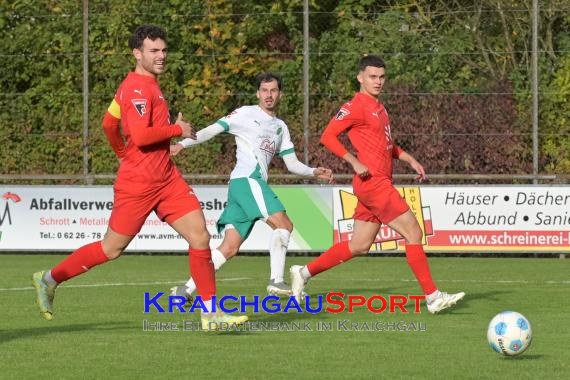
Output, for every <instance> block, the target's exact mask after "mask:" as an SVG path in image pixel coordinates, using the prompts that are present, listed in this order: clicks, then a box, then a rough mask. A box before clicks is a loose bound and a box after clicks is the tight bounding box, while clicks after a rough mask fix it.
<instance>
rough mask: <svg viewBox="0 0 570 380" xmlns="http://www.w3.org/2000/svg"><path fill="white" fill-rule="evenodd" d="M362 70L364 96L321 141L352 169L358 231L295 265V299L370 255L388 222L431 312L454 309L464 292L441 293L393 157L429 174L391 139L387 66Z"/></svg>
mask: <svg viewBox="0 0 570 380" xmlns="http://www.w3.org/2000/svg"><path fill="white" fill-rule="evenodd" d="M358 69H359V73H358V75H357V79H358V82H359V83H360V92H358V93H356V95H355V96H354V98H353V99H352V100H351V101H350V102H348V103H345V104H344V105H343V106H342V108H341V109H340V110H339V111H338V113H337V114H336V116H335V117H334V118H333V119H332V120H331V121H330V122H329V124H328V126H327V127H326V129H325V131H324V132H323V134H322V136H321V143H322V144H323V145H324V146H325V147H326V148H327V149H328V150H330V151H331V152H333V153H334V154H335V155H337V156H339V157H341V158H343V159H344V160H345V161H346V162H348V163H349V164H350V165H351V166H352V168H353V169H354V172H355V176H354V179H353V189H354V194H355V195H356V197H357V198H358V204H357V206H356V209H355V212H354V232H353V234H352V237H351V239H350V241H345V242H340V243H337V244H335V245H333V246H332V247H331V248H330V249H329V250H328V251H326V252H325V253H323V254H322V255H321V256H319V257H318V258H317V259H315V260H313V261H312V262H311V263H309V264H308V265H306V266H304V267H302V266H299V265H294V266H292V267H291V270H290V272H291V288H292V291H293V294H294V295H295V297H296V298H297V301H300V300H301V297H302V293H303V290H304V287H305V284H306V283H307V281H308V280H309V278H311V277H313V276H316V275H317V274H319V273H321V272H324V271H326V270H328V269H331V268H332V267H334V266H337V265H339V264H341V263H343V262H346V261H348V260H350V259H352V258H353V257H354V256H356V255H365V254H367V253H368V251H369V250H370V247H371V246H372V243H373V242H374V240H375V238H376V235H377V233H378V231H379V229H380V227H381V225H382V224H386V225H388V226H389V227H390V228H392V229H394V230H395V231H396V232H398V233H399V234H400V235H401V236H403V237H404V239H405V240H406V258H407V261H408V264H409V265H410V267H411V268H412V271H413V272H414V275H415V276H416V279H417V280H418V282H419V284H420V286H421V287H422V289H423V291H424V293H425V295H426V301H427V307H428V310H429V311H430V312H431V313H437V312H439V311H441V310H443V309H446V308H448V307H450V306H452V305H455V304H456V303H457V301H459V300H460V299H462V298H463V297H464V296H465V293H463V292H460V293H457V294H448V293H445V292H441V291H439V290H438V288H437V287H436V285H435V283H434V281H433V279H432V277H431V273H430V270H429V265H428V261H427V257H426V254H425V253H424V250H423V246H422V237H423V233H422V230H421V228H420V226H419V224H418V221H417V220H416V218H415V216H414V214H413V213H412V211H411V210H410V208H409V207H408V205H407V204H406V202H405V201H404V199H403V198H402V197H401V196H400V194H399V193H398V191H397V190H396V189H395V188H394V185H393V184H392V160H393V159H399V160H402V161H405V162H407V163H408V164H409V165H410V166H411V167H412V168H413V169H414V170H415V171H416V173H417V174H418V179H419V180H420V181H422V180H424V179H426V175H425V171H424V168H423V167H422V165H420V163H419V162H418V161H416V159H415V158H414V157H412V156H411V155H410V154H408V153H406V152H405V151H404V150H402V148H400V147H399V146H397V145H396V144H395V143H394V141H393V140H392V136H391V132H390V120H389V118H388V114H387V112H386V109H385V108H384V105H383V104H382V103H381V102H379V101H378V96H379V95H380V92H381V91H382V87H383V86H384V83H385V81H386V76H385V75H386V74H385V64H384V62H383V61H382V59H380V58H379V57H377V56H374V55H369V56H365V57H363V58H361V59H360V61H359V63H358ZM343 132H346V133H347V134H348V137H349V139H350V142H351V143H352V145H353V146H354V148H355V149H356V151H357V157H355V156H354V155H352V154H351V153H350V152H348V151H347V150H346V148H345V147H344V146H343V145H342V144H341V143H340V141H339V140H338V136H339V135H340V134H341V133H343Z"/></svg>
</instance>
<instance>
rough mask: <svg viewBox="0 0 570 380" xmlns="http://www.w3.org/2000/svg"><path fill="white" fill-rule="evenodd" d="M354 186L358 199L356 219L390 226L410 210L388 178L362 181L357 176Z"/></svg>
mask: <svg viewBox="0 0 570 380" xmlns="http://www.w3.org/2000/svg"><path fill="white" fill-rule="evenodd" d="M352 186H353V189H354V195H356V197H357V198H358V204H357V205H356V208H355V209H354V217H353V218H354V219H357V220H362V221H364V222H374V223H378V224H388V223H390V222H391V221H392V220H394V219H396V218H397V217H398V216H400V215H402V214H404V213H405V212H406V211H408V210H409V209H410V207H409V206H408V204H407V203H406V201H405V200H404V198H402V196H401V195H400V193H399V192H398V190H396V188H395V187H394V186H393V185H392V181H390V180H388V179H386V178H376V177H374V176H371V177H369V178H367V179H365V180H362V179H360V177H357V176H355V178H354V180H353V182H352Z"/></svg>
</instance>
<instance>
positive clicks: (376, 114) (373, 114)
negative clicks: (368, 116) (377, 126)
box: [372, 112, 380, 118]
mask: <svg viewBox="0 0 570 380" xmlns="http://www.w3.org/2000/svg"><path fill="white" fill-rule="evenodd" d="M372 116H376V117H377V118H380V116H378V112H372Z"/></svg>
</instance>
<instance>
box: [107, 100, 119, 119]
mask: <svg viewBox="0 0 570 380" xmlns="http://www.w3.org/2000/svg"><path fill="white" fill-rule="evenodd" d="M107 111H108V112H109V113H110V114H111V115H112V116H113V117H115V118H117V119H120V118H121V106H120V105H119V103H117V101H116V100H115V99H113V101H112V102H111V104H110V105H109V108H107Z"/></svg>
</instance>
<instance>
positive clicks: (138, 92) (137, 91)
mask: <svg viewBox="0 0 570 380" xmlns="http://www.w3.org/2000/svg"><path fill="white" fill-rule="evenodd" d="M133 91H134V92H136V93H137V94H139V95H142V90H133Z"/></svg>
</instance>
